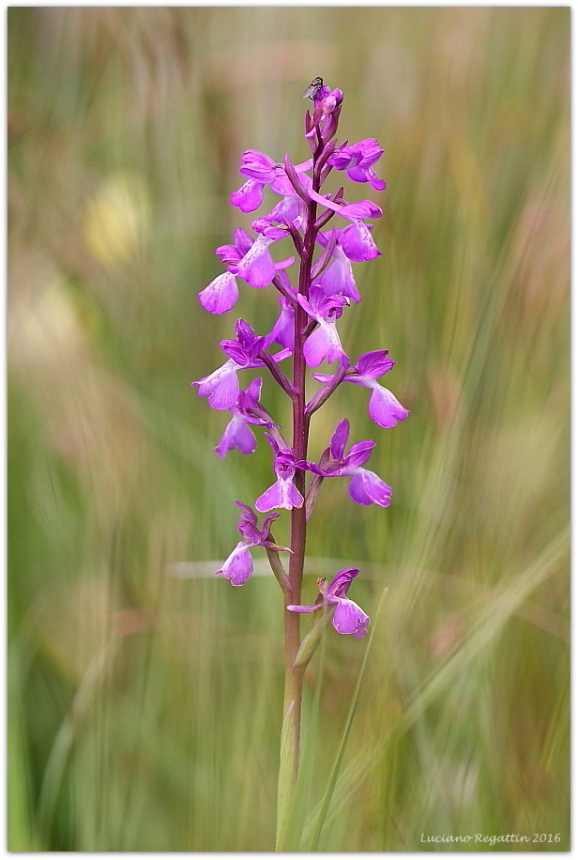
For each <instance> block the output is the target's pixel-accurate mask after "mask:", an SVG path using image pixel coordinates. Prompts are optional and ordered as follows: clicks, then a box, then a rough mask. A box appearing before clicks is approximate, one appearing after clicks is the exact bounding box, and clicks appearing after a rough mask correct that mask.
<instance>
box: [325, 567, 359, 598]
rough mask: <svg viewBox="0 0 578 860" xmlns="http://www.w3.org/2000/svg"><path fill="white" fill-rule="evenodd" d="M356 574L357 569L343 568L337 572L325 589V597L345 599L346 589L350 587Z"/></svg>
mask: <svg viewBox="0 0 578 860" xmlns="http://www.w3.org/2000/svg"><path fill="white" fill-rule="evenodd" d="M358 573H359V568H357V567H344V568H342V569H341V570H338V571H337V573H336V574H335V576H334V577H333V579H332V580H331V582H330V583H329V585H328V586H327V588H326V589H325V593H326V595H327V597H334V598H339V597H345V594H346V592H347V589H348V588H349V586H350V585H351V581H352V580H353V579H355V577H356V576H357V574H358Z"/></svg>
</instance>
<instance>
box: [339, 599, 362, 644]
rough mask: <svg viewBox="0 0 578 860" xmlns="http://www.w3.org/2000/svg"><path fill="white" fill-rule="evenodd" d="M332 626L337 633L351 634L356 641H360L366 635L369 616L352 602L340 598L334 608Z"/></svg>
mask: <svg viewBox="0 0 578 860" xmlns="http://www.w3.org/2000/svg"><path fill="white" fill-rule="evenodd" d="M332 624H333V626H334V627H335V629H336V630H337V632H338V633H351V634H353V636H355V638H356V639H361V637H362V636H365V634H366V633H367V625H368V624H369V616H368V615H366V614H365V612H364V611H363V609H361V608H360V607H359V606H358V605H357V603H354V602H353V600H349V598H347V597H341V598H339V602H338V604H337V606H336V607H335V612H334V614H333V620H332Z"/></svg>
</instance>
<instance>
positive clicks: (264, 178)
mask: <svg viewBox="0 0 578 860" xmlns="http://www.w3.org/2000/svg"><path fill="white" fill-rule="evenodd" d="M239 173H241V174H242V175H243V176H248V177H249V179H255V180H257V182H261V183H262V184H267V183H269V182H272V181H273V180H274V179H275V162H274V161H273V159H272V158H269V156H268V155H265V153H264V152H259V150H258V149H246V150H245V152H244V153H243V155H242V158H241V167H240V168H239Z"/></svg>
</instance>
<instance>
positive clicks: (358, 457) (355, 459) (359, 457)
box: [345, 439, 375, 469]
mask: <svg viewBox="0 0 578 860" xmlns="http://www.w3.org/2000/svg"><path fill="white" fill-rule="evenodd" d="M372 448H375V442H374V441H373V440H372V439H363V440H362V441H361V442H356V443H355V444H354V445H352V446H351V448H350V449H349V452H348V454H347V457H346V458H345V462H346V464H347V467H348V468H354V469H357V468H358V467H359V466H363V464H364V463H365V462H367V460H368V459H369V455H370V454H371V450H372Z"/></svg>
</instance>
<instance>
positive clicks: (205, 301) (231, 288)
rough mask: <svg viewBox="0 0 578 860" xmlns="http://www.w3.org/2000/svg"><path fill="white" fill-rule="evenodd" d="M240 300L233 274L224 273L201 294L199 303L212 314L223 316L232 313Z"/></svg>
mask: <svg viewBox="0 0 578 860" xmlns="http://www.w3.org/2000/svg"><path fill="white" fill-rule="evenodd" d="M238 298H239V290H238V288H237V281H236V280H235V276H234V275H232V274H231V272H224V273H223V274H222V275H219V276H218V277H217V278H215V279H214V280H213V281H211V283H210V284H209V285H208V286H207V287H205V289H204V290H201V292H200V293H199V301H200V302H201V304H202V306H203V307H204V309H205V310H206V311H209V312H210V313H212V314H223V313H225V312H226V311H230V310H231V308H232V307H233V305H234V304H235V302H236V301H237V299H238Z"/></svg>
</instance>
